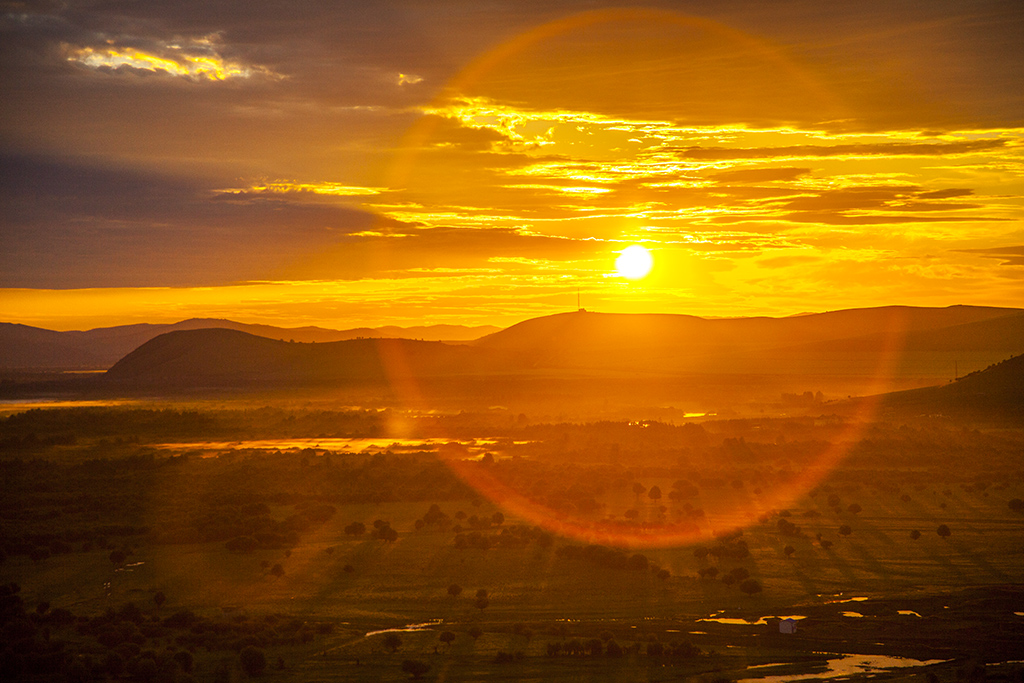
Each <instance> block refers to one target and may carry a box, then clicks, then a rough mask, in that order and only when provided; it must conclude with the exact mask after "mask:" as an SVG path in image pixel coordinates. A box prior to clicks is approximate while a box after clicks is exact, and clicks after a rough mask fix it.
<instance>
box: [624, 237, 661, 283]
mask: <svg viewBox="0 0 1024 683" xmlns="http://www.w3.org/2000/svg"><path fill="white" fill-rule="evenodd" d="M653 267H654V257H653V256H651V252H649V251H647V249H646V248H645V247H642V246H640V245H639V244H633V245H631V246H628V247H626V248H625V249H623V250H622V251H621V252H620V253H619V257H618V258H617V259H615V272H617V273H618V274H619V275H621V276H622V277H624V278H626V279H627V280H639V279H641V278H644V277H646V276H647V274H648V273H650V272H651V268H653Z"/></svg>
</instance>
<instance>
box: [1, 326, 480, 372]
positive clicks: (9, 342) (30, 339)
mask: <svg viewBox="0 0 1024 683" xmlns="http://www.w3.org/2000/svg"><path fill="white" fill-rule="evenodd" d="M215 327H216V328H223V329H232V330H239V331H242V332H248V333H249V334H253V335H256V336H260V337H266V338H268V339H282V340H292V341H297V342H334V341H343V340H346V339H357V338H360V337H372V338H382V337H391V338H405V339H421V340H424V341H452V342H463V341H470V340H473V339H476V338H478V337H481V336H484V335H486V334H489V333H492V332H494V331H496V330H498V329H499V328H497V327H494V326H490V325H486V326H481V327H466V326H462V325H429V326H420V327H405V328H403V327H395V326H393V325H392V326H387V327H378V328H369V327H360V328H355V329H351V330H329V329H325V328H322V327H296V328H283V327H273V326H270V325H249V324H246V323H237V322H234V321H231V320H220V319H213V318H193V319H190V320H183V321H181V322H177V323H173V324H161V325H153V324H147V323H143V324H138V325H121V326H117V327H103V328H97V329H93V330H87V331H69V332H57V331H54V330H46V329H42V328H38V327H30V326H28V325H18V324H13V323H0V368H2V369H22V368H32V369H80V368H96V369H105V368H109V367H110V366H112V365H113V364H114V363H116V362H117V361H118V360H120V359H121V358H123V357H124V356H125V355H127V354H128V353H130V352H131V351H133V350H135V349H136V348H138V347H139V346H141V345H142V344H144V343H146V342H147V341H149V340H150V339H153V338H154V337H156V336H158V335H161V334H164V333H165V332H174V331H179V330H197V329H209V328H215Z"/></svg>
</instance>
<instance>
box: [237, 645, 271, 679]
mask: <svg viewBox="0 0 1024 683" xmlns="http://www.w3.org/2000/svg"><path fill="white" fill-rule="evenodd" d="M238 657H239V660H240V661H241V662H242V669H243V670H244V671H245V673H247V674H249V675H250V676H261V675H262V674H263V672H264V671H266V669H267V655H266V654H264V652H263V650H260V649H259V648H255V647H253V646H252V645H249V646H247V647H244V648H242V651H241V652H240V653H239V654H238Z"/></svg>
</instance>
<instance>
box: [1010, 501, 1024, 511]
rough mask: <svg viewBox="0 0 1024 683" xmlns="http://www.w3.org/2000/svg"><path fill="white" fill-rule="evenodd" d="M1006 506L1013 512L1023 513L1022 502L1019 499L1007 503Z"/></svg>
mask: <svg viewBox="0 0 1024 683" xmlns="http://www.w3.org/2000/svg"><path fill="white" fill-rule="evenodd" d="M1007 506H1008V507H1009V508H1010V509H1011V510H1013V511H1014V512H1024V500H1021V499H1020V498H1014V499H1013V500H1011V501H1010V502H1009V503H1007Z"/></svg>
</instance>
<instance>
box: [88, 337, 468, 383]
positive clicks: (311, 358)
mask: <svg viewBox="0 0 1024 683" xmlns="http://www.w3.org/2000/svg"><path fill="white" fill-rule="evenodd" d="M480 355H481V354H480V353H479V352H476V351H474V350H472V349H470V348H469V347H466V346H461V345H453V344H445V343H443V342H425V341H412V340H408V339H351V340H346V341H337V342H327V343H322V344H320V343H302V342H289V341H280V340H276V339H267V338H265V337H258V336H256V335H252V334H249V333H246V332H242V331H239V330H228V329H218V328H210V329H198V330H177V331H174V332H167V333H165V334H162V335H160V336H158V337H155V338H154V339H151V340H150V341H148V342H146V343H145V344H143V345H142V346H140V347H139V348H138V349H136V350H135V351H132V352H131V353H129V354H128V355H127V356H125V357H124V358H122V359H121V360H120V361H118V362H117V363H116V364H114V366H113V367H111V368H110V369H109V370H108V371H107V372H106V373H105V375H104V380H105V381H106V382H107V383H110V384H115V385H123V386H130V387H149V388H170V389H181V388H186V389H201V388H204V387H278V386H308V385H332V386H345V385H351V384H370V385H374V384H384V383H394V382H401V381H403V379H404V378H405V377H407V376H409V375H413V376H417V377H423V376H439V375H440V376H447V375H453V374H458V373H460V372H465V371H466V370H467V369H471V368H473V367H474V366H475V365H476V358H475V357H477V356H480Z"/></svg>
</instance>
